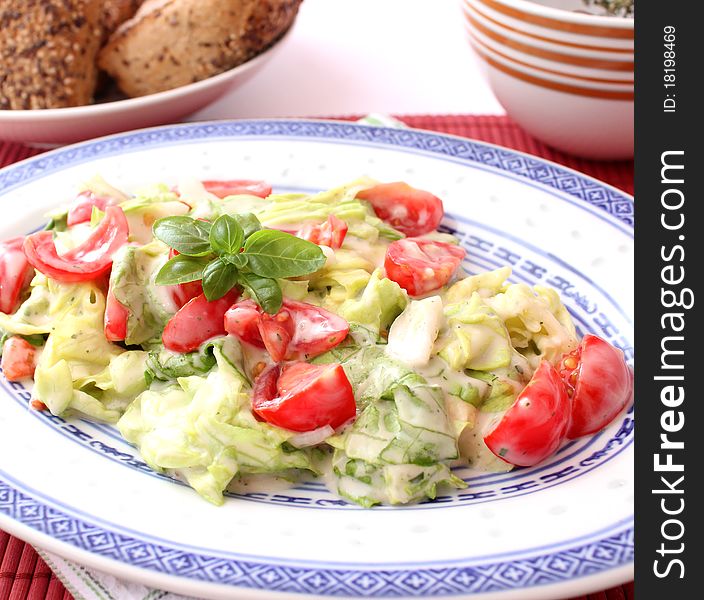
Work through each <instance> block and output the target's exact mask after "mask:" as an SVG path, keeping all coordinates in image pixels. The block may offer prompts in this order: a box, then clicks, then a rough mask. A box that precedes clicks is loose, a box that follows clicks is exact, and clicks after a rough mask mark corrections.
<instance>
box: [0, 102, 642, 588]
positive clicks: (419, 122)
mask: <svg viewBox="0 0 704 600" xmlns="http://www.w3.org/2000/svg"><path fill="white" fill-rule="evenodd" d="M346 118H347V119H350V120H351V119H352V117H346ZM400 119H401V120H402V121H404V122H405V123H406V124H407V125H409V126H411V127H418V128H420V129H431V130H433V131H439V132H443V133H450V134H453V135H460V136H464V137H471V138H475V139H478V140H483V141H486V142H490V143H493V144H499V145H501V146H507V147H509V148H514V149H516V150H521V151H523V152H528V153H529V154H535V155H537V156H540V157H543V158H546V159H548V160H552V161H555V162H557V163H560V164H563V165H565V166H567V167H570V168H572V169H576V170H577V171H581V172H583V173H586V174H587V175H591V176H592V177H596V178H597V179H601V180H602V181H605V182H606V183H609V184H611V185H613V186H615V187H617V188H620V189H622V190H624V191H625V192H627V193H629V194H632V193H633V162H632V161H618V162H600V161H591V160H585V159H580V158H576V157H574V156H569V155H567V154H564V153H562V152H558V151H557V150H553V149H551V148H548V147H547V146H545V145H544V144H542V143H540V142H539V141H537V140H535V139H534V138H532V137H530V136H529V135H528V134H526V133H525V132H524V131H523V130H522V129H520V128H519V127H518V125H516V124H515V123H513V122H512V121H511V120H510V119H508V118H507V117H496V116H471V115H442V116H437V115H433V116H431V115H413V116H402V117H400ZM40 152H41V150H37V149H34V148H28V147H26V146H23V145H21V144H14V143H5V142H0V167H4V166H6V165H9V164H11V163H13V162H17V161H18V160H22V159H24V158H28V157H30V156H34V155H35V154H39V153H40ZM633 598H634V591H633V583H632V582H631V583H628V584H626V585H623V586H619V587H616V588H613V589H610V590H606V591H604V592H598V593H595V594H590V595H589V596H582V597H580V598H578V599H573V600H633ZM0 600H72V596H71V595H70V594H69V593H68V592H67V591H66V590H65V589H64V586H63V585H62V584H61V582H60V581H59V580H58V579H57V578H56V576H55V575H54V574H53V572H52V571H51V569H49V567H48V566H47V565H46V563H45V562H44V561H43V560H42V559H41V558H40V557H39V556H38V555H37V553H36V552H35V551H34V549H33V548H32V547H31V546H29V545H28V544H25V543H24V542H22V541H20V540H18V539H17V538H14V537H12V536H10V535H8V534H7V533H5V532H4V531H1V530H0Z"/></svg>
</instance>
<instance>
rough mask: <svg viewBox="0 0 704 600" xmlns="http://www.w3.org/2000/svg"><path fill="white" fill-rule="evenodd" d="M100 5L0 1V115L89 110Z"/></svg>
mask: <svg viewBox="0 0 704 600" xmlns="http://www.w3.org/2000/svg"><path fill="white" fill-rule="evenodd" d="M100 20H101V0H0V109H33V108H60V107H65V106H79V105H81V104H89V103H90V101H91V97H92V96H93V91H94V89H95V82H96V76H97V72H98V69H97V67H96V56H97V53H98V50H99V48H100V37H101V24H100Z"/></svg>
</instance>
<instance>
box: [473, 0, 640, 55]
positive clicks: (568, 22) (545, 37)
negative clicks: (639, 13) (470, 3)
mask: <svg viewBox="0 0 704 600" xmlns="http://www.w3.org/2000/svg"><path fill="white" fill-rule="evenodd" d="M475 4H476V6H477V9H478V10H481V12H482V14H483V15H485V16H486V17H487V18H489V19H492V20H493V21H495V22H498V23H501V24H502V25H504V26H505V27H506V28H510V29H513V30H515V31H519V32H521V33H523V34H524V35H526V36H530V37H532V38H534V39H536V40H542V41H548V42H557V43H560V44H563V45H565V46H572V47H574V48H581V49H585V50H603V49H609V50H611V51H613V52H626V53H628V52H631V53H632V52H633V39H634V30H633V19H631V18H624V17H617V16H608V15H604V14H596V12H595V11H596V10H597V9H596V8H595V7H593V6H592V5H590V4H588V3H585V2H584V1H583V0H476V2H475ZM587 11H589V12H587Z"/></svg>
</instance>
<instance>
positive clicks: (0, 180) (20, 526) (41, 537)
mask: <svg viewBox="0 0 704 600" xmlns="http://www.w3.org/2000/svg"><path fill="white" fill-rule="evenodd" d="M267 124H273V125H276V126H278V127H284V128H285V127H286V126H289V127H296V126H301V125H303V126H305V125H308V126H311V127H316V126H317V127H322V128H333V129H335V128H340V127H344V128H351V129H353V130H356V131H364V132H366V133H368V134H369V137H370V139H369V140H367V143H369V144H371V145H373V146H377V147H382V148H392V149H397V150H403V149H404V148H406V149H408V148H414V147H415V146H412V145H408V144H404V143H399V141H398V140H397V141H396V143H391V142H389V141H388V140H381V139H372V137H373V134H374V133H375V132H377V133H382V134H383V133H384V132H386V134H387V135H392V133H393V134H395V135H399V134H407V135H410V136H411V137H421V138H427V139H433V138H435V139H438V138H440V139H443V138H445V139H450V140H452V141H454V142H459V143H461V144H467V145H470V146H474V147H476V148H486V149H491V150H494V151H495V152H501V153H504V154H506V155H507V156H508V157H520V158H522V159H523V160H529V161H532V162H534V163H536V164H538V165H544V166H548V167H550V168H552V169H555V170H556V171H557V172H558V173H567V174H569V175H572V176H573V177H577V178H578V180H581V181H582V182H585V183H588V184H590V185H591V186H593V187H596V188H601V189H606V190H609V191H610V192H611V194H612V195H613V196H615V197H618V198H619V199H621V200H625V201H626V202H629V203H630V205H631V207H630V209H631V212H630V215H631V216H630V217H629V216H628V215H626V216H622V215H618V214H614V213H612V212H611V211H609V210H608V209H606V208H604V207H603V206H599V205H598V204H595V203H594V202H593V201H591V200H589V199H588V198H583V197H579V196H578V195H576V194H573V193H571V192H570V191H569V190H564V189H560V188H558V187H556V186H555V185H550V184H548V183H545V182H543V181H538V180H536V179H532V178H530V177H528V176H526V175H519V177H520V179H521V180H524V181H532V182H534V183H536V184H539V185H540V186H541V187H545V188H553V189H554V190H556V191H557V192H559V194H560V195H562V196H567V195H569V196H573V197H575V198H577V199H579V200H581V202H579V203H577V204H581V203H583V204H584V205H592V206H596V207H597V208H601V209H602V210H604V211H605V212H606V213H608V214H609V215H611V217H612V219H613V220H614V221H617V222H620V223H621V227H618V226H616V223H611V224H612V226H616V227H617V229H619V230H620V229H621V228H622V227H623V225H624V224H625V225H626V229H630V230H631V234H632V229H633V222H632V221H633V218H632V211H633V197H632V196H630V195H629V194H627V193H625V192H623V191H622V190H619V189H618V188H615V187H614V186H611V185H609V184H605V183H604V182H601V181H599V180H598V179H596V178H594V177H590V176H588V175H585V174H583V173H580V172H579V171H576V170H574V169H571V168H569V167H564V166H562V165H559V164H557V163H554V162H552V161H548V160H545V159H542V158H540V157H536V156H533V155H530V154H528V153H524V152H520V151H517V150H513V149H510V148H506V147H504V146H500V145H497V144H491V143H488V142H483V141H480V140H474V139H470V138H463V137H460V136H453V135H449V134H444V133H438V132H432V131H426V130H419V129H394V128H389V127H377V126H369V125H360V124H356V123H353V122H349V121H335V120H318V119H247V120H228V121H209V122H197V123H185V124H177V125H166V126H157V127H151V128H145V129H139V130H134V131H129V132H123V133H118V134H112V135H108V136H103V137H100V138H95V139H92V140H87V141H84V142H79V143H77V144H72V145H70V146H65V147H62V148H58V149H56V150H52V151H50V152H47V153H43V154H40V155H38V156H34V157H30V158H28V159H25V160H23V161H20V162H17V163H14V164H12V165H9V166H7V167H5V168H3V169H2V170H0V196H1V195H4V194H6V193H7V192H9V191H11V190H12V189H13V188H15V187H18V186H21V185H23V184H26V183H28V182H30V181H34V180H37V179H41V178H42V177H44V176H46V175H48V174H50V173H54V172H58V171H61V170H63V169H64V168H66V167H70V166H75V165H77V164H80V163H81V162H84V161H81V160H76V155H75V154H74V155H72V153H73V152H76V151H78V152H79V154H80V151H81V150H82V149H91V148H93V149H95V148H99V145H100V144H101V143H105V142H111V141H112V142H115V141H119V140H124V141H125V142H128V141H129V140H130V139H131V140H134V139H136V138H139V136H143V135H147V136H149V135H150V134H155V133H158V132H161V133H162V134H165V133H166V132H168V131H171V130H173V131H186V132H187V131H188V130H192V131H197V130H199V129H202V131H203V133H207V129H208V128H212V129H218V128H223V127H225V128H226V127H227V126H228V125H230V126H233V127H234V126H237V125H241V126H243V127H246V126H248V125H249V126H251V127H254V128H255V129H256V127H260V128H263V127H266V125H267ZM288 133H289V135H290V134H291V132H288ZM267 135H269V136H271V135H273V136H274V137H279V138H283V137H285V136H284V134H282V133H278V134H272V133H271V132H268V134H267ZM157 137H158V136H157ZM228 137H230V138H233V139H237V138H242V137H247V134H241V135H239V136H235V135H233V133H232V132H229V133H228V134H227V135H222V134H220V135H201V136H200V137H197V138H195V139H194V140H193V141H202V140H205V139H208V138H211V139H212V138H217V139H226V138H228ZM294 137H297V138H301V139H302V140H304V141H305V140H310V141H316V140H320V138H322V139H327V140H329V141H332V142H334V143H336V142H343V141H344V140H345V138H344V137H340V138H336V137H330V136H325V135H320V134H319V135H318V136H303V135H295V136H294ZM347 140H348V142H347V143H350V142H352V143H354V142H361V141H362V140H357V139H354V138H353V139H349V138H347ZM181 143H182V142H181ZM173 145H181V144H180V143H179V142H178V139H177V138H171V139H169V140H167V141H166V142H165V143H163V142H162V143H158V142H154V143H152V144H149V143H145V144H137V145H135V146H133V147H132V148H133V149H134V150H135V151H139V150H143V149H148V148H154V149H156V148H158V147H164V146H173ZM358 145H362V144H361V143H360V144H358ZM129 149H130V147H129V145H128V144H126V145H124V146H122V147H121V148H118V151H116V152H110V153H108V154H95V155H93V156H91V157H90V158H91V159H93V158H99V157H105V156H109V155H116V154H121V153H123V152H124V151H125V150H128V151H129ZM425 152H427V153H428V154H430V155H435V156H436V158H445V159H449V158H450V157H449V156H448V155H447V154H445V153H443V152H440V151H438V150H437V149H436V150H432V149H427V148H426V149H425ZM62 155H64V156H68V157H69V158H68V161H67V162H66V163H61V162H60V161H59V163H58V164H56V165H54V167H53V168H50V169H48V170H45V169H44V168H39V169H38V173H34V174H32V173H31V171H32V169H31V167H32V166H33V165H34V166H36V165H37V163H42V161H45V162H46V161H48V162H52V161H53V159H54V158H56V157H60V156H62ZM460 162H466V163H468V164H473V165H475V166H478V165H483V166H485V167H487V166H489V167H492V168H493V169H496V170H499V171H507V172H509V173H512V174H513V175H514V176H515V175H516V173H515V171H511V170H510V169H508V168H506V167H501V166H497V165H493V164H489V165H487V163H485V162H483V161H482V160H481V157H479V156H478V157H476V158H469V157H464V158H463V159H462V160H461V161H460ZM12 174H19V175H20V177H19V179H15V180H14V181H13V177H12ZM514 178H516V177H514ZM8 182H9V183H8ZM563 199H564V198H563ZM583 209H586V208H585V207H583ZM588 212H592V211H588ZM607 221H609V222H610V221H611V219H608V220H607ZM3 483H4V478H2V477H0V491H2V485H3ZM5 485H8V484H5ZM20 493H23V492H20ZM0 499H2V497H1V495H0ZM33 501H35V502H38V501H37V500H36V498H33ZM0 504H1V503H0ZM52 510H54V509H52ZM8 521H9V522H8ZM0 522H2V523H3V527H4V528H6V529H7V530H10V531H14V530H17V533H18V534H19V535H20V537H23V538H31V539H32V540H36V541H34V542H33V543H37V545H40V546H43V547H54V546H55V545H56V544H58V545H59V548H60V552H59V553H60V554H63V555H71V556H77V557H78V558H77V560H78V561H79V562H83V563H84V564H92V565H94V566H96V568H99V569H100V568H101V567H102V568H103V569H105V567H106V565H105V564H103V561H108V563H109V564H108V565H107V566H108V567H112V569H109V570H111V571H112V572H116V571H118V572H119V570H120V569H119V567H122V570H124V568H125V567H129V568H130V569H138V570H139V571H140V572H143V573H144V577H145V579H151V580H152V582H153V580H154V575H156V574H158V572H157V571H154V570H153V569H142V568H140V567H138V566H135V565H133V564H128V563H126V562H123V561H121V560H119V559H107V558H105V557H100V555H96V554H95V552H94V551H93V552H91V551H90V550H87V549H81V548H79V547H76V546H74V545H71V544H69V543H67V542H61V541H60V540H58V539H57V538H55V537H51V536H50V535H49V534H47V533H44V534H42V533H41V532H39V531H38V530H36V529H31V526H29V525H27V524H26V523H24V522H21V521H17V520H15V519H12V518H9V517H8V515H5V514H4V511H2V510H0ZM8 525H9V526H8ZM618 535H625V536H626V537H627V538H628V536H630V538H631V541H630V546H631V548H632V536H633V529H632V527H631V528H628V527H626V529H623V530H622V531H621V530H619V532H618ZM47 542H49V543H47ZM597 542H598V540H595V541H594V542H593V543H592V545H593V544H595V543H597ZM66 549H69V550H70V552H66ZM546 552H549V550H546ZM98 559H100V560H98ZM96 563H98V564H96ZM502 564H507V563H505V562H504V563H502ZM632 565H633V559H632V551H631V556H630V560H628V561H622V562H620V563H618V564H617V565H615V566H613V567H610V568H606V569H601V570H599V571H598V574H601V576H605V574H607V573H612V575H614V577H615V573H614V572H615V571H618V572H619V579H622V580H623V581H625V580H627V578H628V577H632V571H633V566H632ZM333 568H334V567H333ZM430 568H431V570H434V571H437V570H438V569H440V568H441V567H440V566H439V565H438V564H437V563H436V564H435V565H432V566H430ZM364 569H368V567H365V568H363V569H361V570H360V574H361V572H363V571H364ZM397 570H398V571H399V572H400V571H403V570H404V569H403V568H401V569H398V568H397ZM406 570H407V568H406ZM413 570H414V571H415V572H418V568H413ZM133 575H134V574H132V576H131V577H132V578H134V576H133ZM161 575H162V576H163V577H168V578H176V579H178V580H185V581H189V582H192V581H194V580H193V579H184V577H183V576H180V575H177V574H173V573H171V574H166V573H161ZM590 578H591V576H590V575H582V576H580V577H577V578H576V579H573V578H569V579H564V580H562V581H558V582H555V581H550V582H547V583H545V584H542V585H538V586H536V585H535V584H532V585H531V587H530V588H527V589H529V590H531V589H542V592H541V593H543V594H544V592H545V591H546V586H547V587H549V588H550V590H553V589H556V588H557V587H559V586H563V585H568V584H569V585H570V586H571V587H570V589H573V588H574V589H576V588H575V587H574V586H575V585H576V582H580V581H582V582H584V581H585V580H586V579H590ZM199 583H200V584H203V583H204V582H199ZM616 583H618V581H616ZM161 585H163V582H162V583H161ZM208 585H214V586H216V587H217V586H222V585H224V584H222V583H211V584H208ZM166 587H168V586H166ZM228 587H229V586H228ZM229 589H230V590H231V589H232V587H229ZM237 589H247V588H246V587H242V586H237ZM590 589H592V588H590ZM260 590H267V593H269V594H271V591H270V590H269V588H266V587H261V588H260ZM515 591H516V590H515V589H514V590H513V592H509V593H515ZM386 593H387V594H388V590H387V592H386ZM455 593H458V594H466V593H471V590H469V589H468V590H466V591H463V590H455ZM479 593H481V594H482V597H487V598H488V597H490V596H492V595H493V592H491V591H489V596H487V595H486V593H487V592H479ZM328 595H329V594H328ZM332 595H340V594H339V592H338V593H334V594H332ZM411 595H417V594H411ZM435 595H438V594H435ZM439 595H448V592H447V591H445V592H444V593H441V594H439ZM452 595H454V593H453V594H452ZM541 597H543V598H545V596H544V595H543V596H541Z"/></svg>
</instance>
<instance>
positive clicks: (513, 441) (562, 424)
mask: <svg viewBox="0 0 704 600" xmlns="http://www.w3.org/2000/svg"><path fill="white" fill-rule="evenodd" d="M570 408H571V403H570V399H569V396H568V395H567V390H566V389H565V385H564V383H563V382H562V379H561V378H560V375H559V373H558V372H557V370H556V369H555V367H553V366H552V365H551V364H550V363H549V362H547V361H543V362H541V363H540V365H539V366H538V369H537V370H536V371H535V373H534V374H533V378H532V379H531V380H530V381H529V382H528V385H526V387H525V388H524V389H523V391H522V392H521V393H520V394H519V395H518V398H516V402H514V404H513V406H511V408H509V409H508V410H507V411H506V413H505V414H504V415H503V417H502V418H501V420H500V421H499V422H498V423H497V424H496V425H495V427H494V428H493V429H492V430H491V431H489V433H487V434H486V435H485V436H484V443H485V444H486V445H487V447H488V448H489V450H491V451H492V452H493V453H494V454H496V456H498V457H499V458H501V459H502V460H504V461H506V462H507V463H511V464H513V465H519V466H522V467H528V466H532V465H535V464H537V463H539V462H540V461H542V460H544V459H546V458H547V457H548V456H550V455H551V454H553V453H554V452H555V451H556V450H557V449H558V448H559V447H560V444H561V443H562V442H563V440H564V439H565V434H566V433H567V428H568V427H569V423H570Z"/></svg>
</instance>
